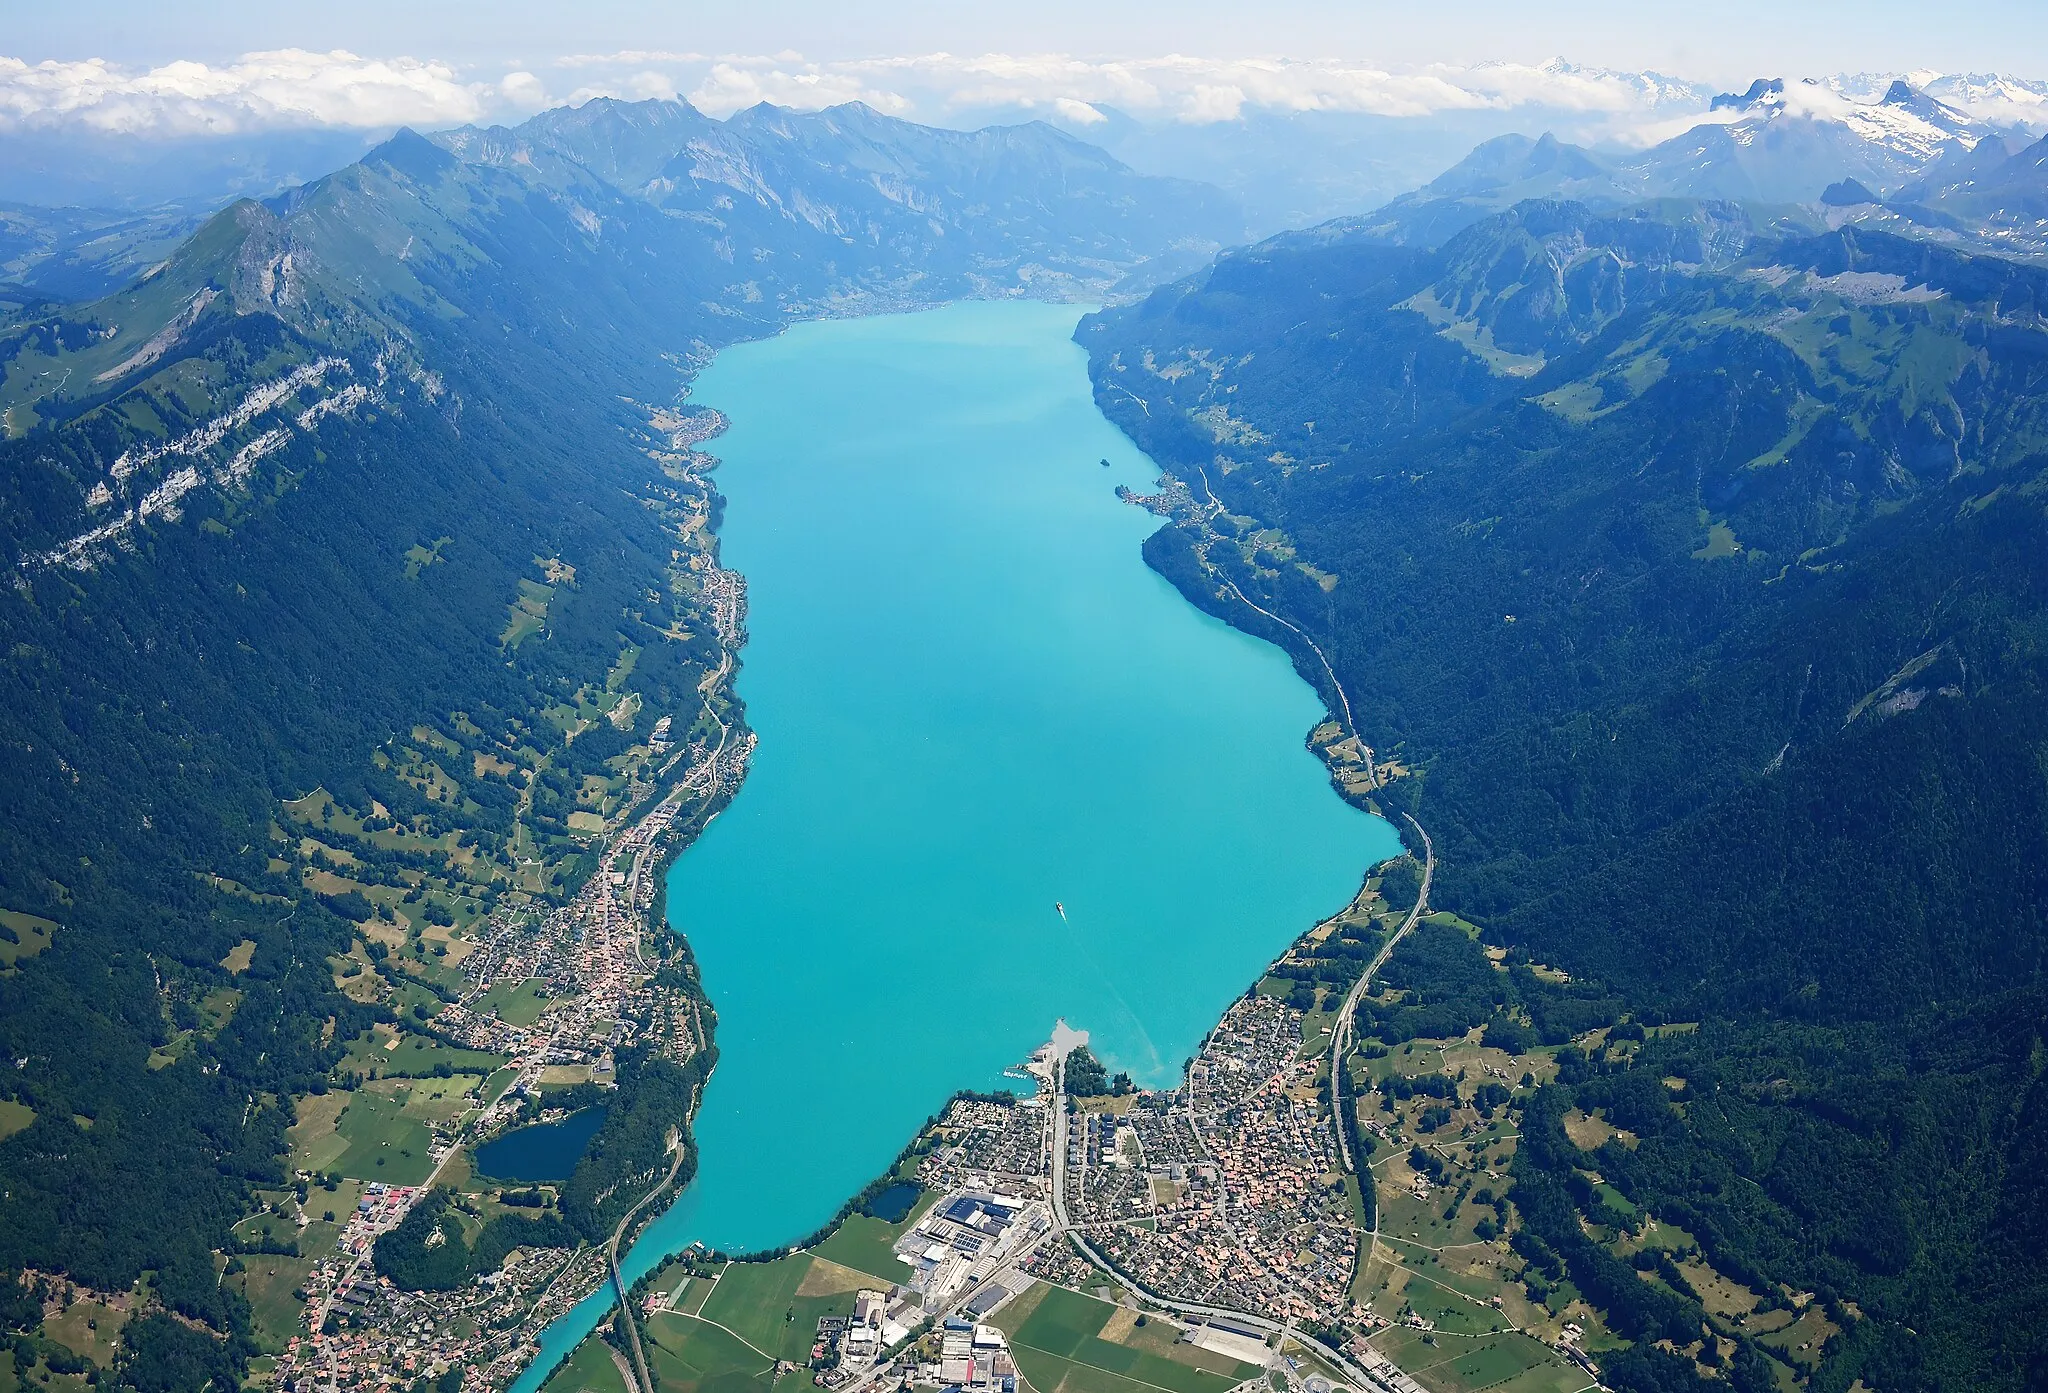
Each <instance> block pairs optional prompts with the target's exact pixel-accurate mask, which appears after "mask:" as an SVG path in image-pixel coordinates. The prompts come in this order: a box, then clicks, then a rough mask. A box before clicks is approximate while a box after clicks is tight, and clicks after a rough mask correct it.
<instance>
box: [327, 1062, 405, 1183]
mask: <svg viewBox="0 0 2048 1393" xmlns="http://www.w3.org/2000/svg"><path fill="white" fill-rule="evenodd" d="M396 1087H397V1091H395V1092H385V1091H383V1090H382V1089H381V1088H379V1087H375V1086H371V1087H365V1088H361V1089H358V1090H356V1091H355V1092H353V1093H350V1094H346V1095H344V1096H345V1098H346V1102H345V1104H344V1106H343V1107H342V1109H341V1114H340V1116H339V1117H337V1118H336V1119H335V1122H334V1131H333V1134H332V1136H331V1137H330V1138H328V1139H326V1140H325V1141H324V1143H318V1144H315V1145H313V1146H311V1147H309V1148H308V1156H309V1159H310V1160H311V1162H312V1165H313V1167H314V1168H315V1169H321V1170H338V1171H340V1172H341V1173H342V1174H343V1175H345V1176H347V1177H348V1178H349V1179H351V1180H381V1181H383V1182H385V1183H386V1184H387V1185H417V1184H419V1183H420V1182H421V1181H423V1180H425V1179H426V1178H427V1176H428V1175H429V1174H431V1173H432V1171H433V1168H434V1162H433V1158H432V1157H431V1156H429V1155H428V1152H427V1148H428V1146H429V1145H430V1144H431V1141H432V1134H431V1133H430V1132H429V1131H428V1129H427V1124H426V1122H425V1120H424V1119H422V1118H419V1117H416V1116H413V1115H410V1114H408V1113H407V1112H406V1110H405V1100H406V1097H407V1096H409V1089H408V1088H407V1086H406V1085H405V1084H402V1083H401V1084H398V1085H397V1086H396Z"/></svg>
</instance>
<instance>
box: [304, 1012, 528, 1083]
mask: <svg viewBox="0 0 2048 1393" xmlns="http://www.w3.org/2000/svg"><path fill="white" fill-rule="evenodd" d="M397 1038H398V1044H397V1045H396V1046H395V1047H391V1048H387V1046H390V1044H391V1040H392V1032H391V1028H390V1027H389V1026H383V1025H380V1026H378V1027H376V1028H375V1029H374V1030H371V1031H368V1032H365V1033H364V1034H362V1035H358V1036H357V1037H356V1038H355V1039H354V1040H352V1041H350V1042H349V1047H348V1053H347V1054H346V1055H345V1056H344V1057H343V1058H342V1061H341V1068H342V1069H343V1070H345V1071H350V1070H352V1071H354V1072H356V1073H359V1074H365V1075H367V1074H369V1073H370V1072H371V1071H372V1070H374V1071H375V1072H376V1073H377V1074H378V1075H380V1076H382V1077H385V1078H391V1077H394V1076H396V1077H406V1076H410V1077H415V1078H417V1077H420V1076H423V1075H427V1074H431V1073H433V1072H434V1070H435V1069H437V1068H439V1067H440V1066H441V1065H443V1064H446V1065H447V1066H448V1067H449V1069H450V1070H452V1071H454V1072H456V1073H467V1074H490V1073H492V1072H494V1071H495V1070H497V1069H498V1067H499V1066H501V1065H502V1064H504V1062H505V1058H504V1056H503V1055H496V1054H486V1053H485V1052H484V1051H482V1050H463V1049H453V1048H451V1047H449V1046H447V1045H444V1044H442V1043H441V1042H440V1041H438V1040H430V1039H428V1038H427V1037H426V1036H424V1035H407V1034H401V1035H399V1036H398V1037H397Z"/></svg>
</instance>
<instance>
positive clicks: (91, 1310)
mask: <svg viewBox="0 0 2048 1393" xmlns="http://www.w3.org/2000/svg"><path fill="white" fill-rule="evenodd" d="M127 1323H128V1313H127V1312H126V1311H122V1310H117V1309H115V1308H114V1307H112V1306H105V1305H102V1304H100V1303H99V1302H97V1301H74V1302H73V1303H72V1304H71V1305H70V1306H68V1307H66V1308H65V1309H64V1310H62V1311H59V1312H58V1313H57V1314H56V1315H54V1316H46V1317H44V1319H43V1333H44V1334H46V1335H48V1336H49V1337H50V1338H51V1339H53V1340H55V1341H56V1342H57V1343H58V1344H60V1345H62V1346H64V1347H65V1348H66V1349H68V1350H70V1351H71V1352H72V1353H73V1354H82V1355H84V1356H85V1357H86V1358H87V1359H90V1360H91V1361H92V1362H93V1363H95V1364H97V1365H99V1366H100V1367H101V1368H103V1369H104V1368H108V1367H110V1366H111V1365H112V1364H113V1362H114V1355H115V1353H116V1352H117V1351H118V1348H119V1346H118V1345H117V1344H116V1342H115V1341H116V1337H117V1336H119V1335H120V1333H121V1327H122V1326H124V1325H126V1324H127Z"/></svg>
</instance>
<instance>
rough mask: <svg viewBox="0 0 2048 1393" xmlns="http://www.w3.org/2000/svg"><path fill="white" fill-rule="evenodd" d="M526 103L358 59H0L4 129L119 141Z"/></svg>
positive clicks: (482, 87) (517, 92) (438, 117)
mask: <svg viewBox="0 0 2048 1393" xmlns="http://www.w3.org/2000/svg"><path fill="white" fill-rule="evenodd" d="M512 76H513V78H517V77H521V76H530V75H525V74H513V75H512ZM507 81H508V82H510V81H512V79H510V78H508V79H507ZM535 85H536V86H537V85H538V84H537V83H536V84H535ZM528 94H530V89H525V88H523V87H521V86H520V85H518V84H515V85H514V86H513V87H511V88H509V89H506V90H504V91H503V92H502V94H501V92H500V91H499V89H496V88H494V87H492V86H491V85H490V84H485V83H477V82H470V81H465V80H464V79H463V78H462V77H461V76H460V75H458V73H457V72H456V70H455V69H454V68H452V67H450V66H449V65H447V64H445V63H438V62H433V61H428V60H422V59H417V58H390V59H372V58H359V57H357V56H356V55H355V54H353V53H348V52H345V51H342V50H340V49H336V50H335V51H334V52H331V53H310V52H307V51H306V50H304V49H279V50H276V51H274V52H268V53H250V54H245V55H243V56H242V57H241V58H240V59H238V60H236V61H235V62H233V63H228V64H223V65H221V66H218V67H215V66H211V65H208V64H205V63H190V62H179V63H166V64H164V65H163V66H161V67H156V68H150V69H147V70H135V69H126V68H121V67H117V66H115V65H114V64H111V63H107V62H105V61H103V60H100V59H92V60H89V61H87V62H82V63H56V62H49V63H37V64H33V65H31V64H28V63H25V62H23V61H21V60H20V59H16V58H0V127H6V128H20V127H23V126H49V125H65V124H69V125H82V126H85V127H88V128H90V129H94V130H98V131H102V132H107V133H111V134H123V135H132V134H152V135H226V134H234V133H238V132H243V131H249V130H260V129H268V128H275V127H280V126H334V127H344V128H361V129H373V128H377V127H384V126H397V125H417V126H430V127H431V126H447V125H457V124H460V123H462V122H465V121H473V120H475V119H477V118H478V117H479V116H481V115H483V114H484V113H485V112H486V111H487V110H489V109H490V108H491V107H492V106H494V105H496V104H497V102H498V101H499V100H501V99H502V100H508V101H516V99H517V98H518V97H519V96H522V95H528Z"/></svg>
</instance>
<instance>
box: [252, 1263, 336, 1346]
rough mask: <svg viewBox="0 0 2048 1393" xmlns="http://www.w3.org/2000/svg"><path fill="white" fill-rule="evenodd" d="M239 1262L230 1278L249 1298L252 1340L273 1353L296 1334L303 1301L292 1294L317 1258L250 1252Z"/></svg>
mask: <svg viewBox="0 0 2048 1393" xmlns="http://www.w3.org/2000/svg"><path fill="white" fill-rule="evenodd" d="M242 1261H243V1263H244V1264H245V1267H244V1269H243V1271H242V1272H241V1274H240V1275H239V1276H238V1277H236V1278H234V1279H233V1280H234V1281H236V1282H237V1283H238V1284H239V1286H240V1287H241V1290H242V1294H243V1295H244V1296H246V1297H247V1298H248V1299H249V1315H250V1319H251V1323H252V1324H253V1325H254V1327H255V1333H256V1343H257V1345H258V1347H259V1348H261V1349H263V1350H266V1351H268V1352H271V1353H277V1352H279V1351H281V1350H283V1349H284V1346H285V1342H286V1341H287V1340H289V1339H291V1338H292V1336H294V1335H297V1334H299V1333H300V1331H299V1315H300V1313H301V1312H302V1311H303V1310H304V1309H305V1303H304V1302H302V1301H300V1300H299V1299H298V1298H297V1297H295V1296H293V1295H292V1293H293V1292H294V1291H296V1290H298V1288H299V1287H300V1286H301V1284H303V1283H304V1282H305V1280H306V1275H307V1274H308V1273H310V1272H311V1271H312V1270H313V1268H314V1265H315V1264H316V1263H317V1262H318V1261H319V1259H318V1258H314V1257H300V1258H291V1257H281V1256H275V1255H272V1254H269V1253H252V1254H250V1255H248V1256H247V1257H244V1258H243V1259H242Z"/></svg>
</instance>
